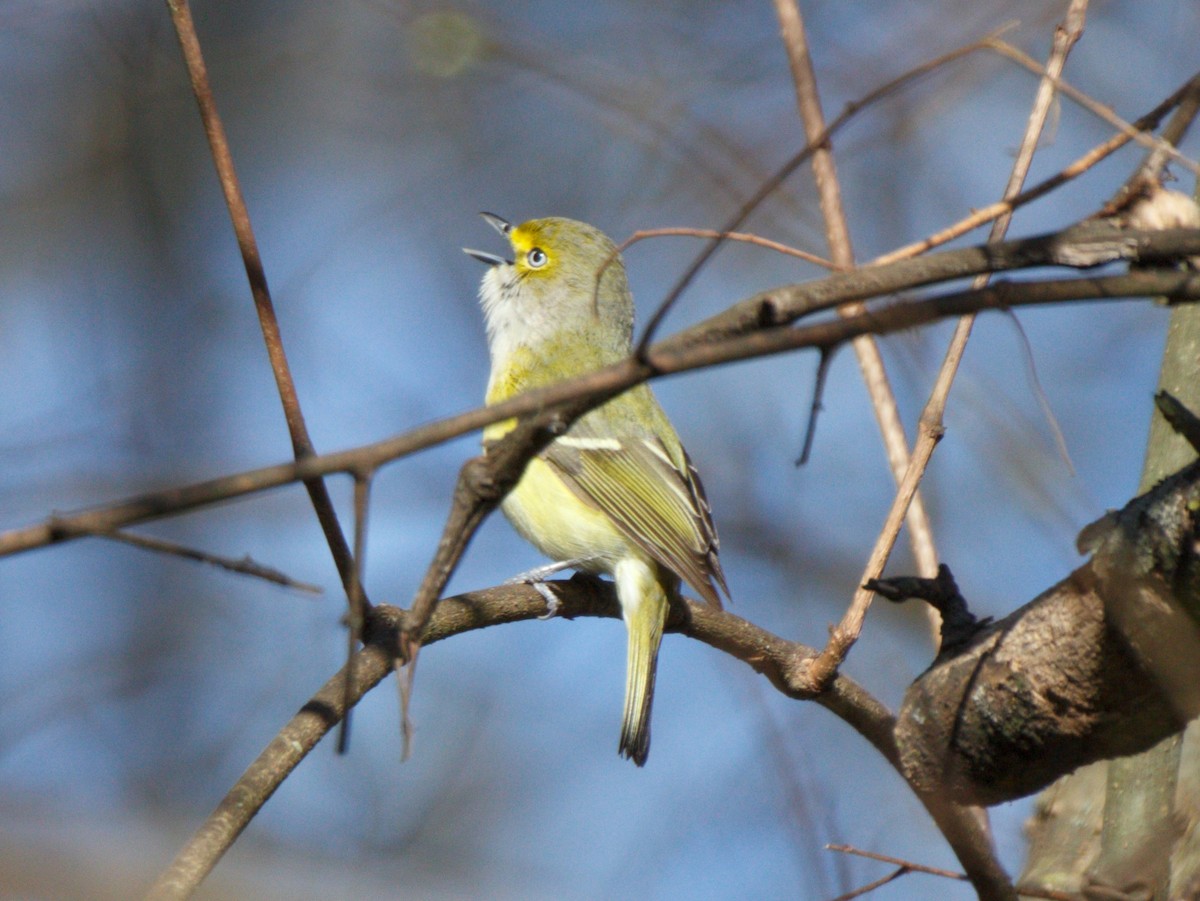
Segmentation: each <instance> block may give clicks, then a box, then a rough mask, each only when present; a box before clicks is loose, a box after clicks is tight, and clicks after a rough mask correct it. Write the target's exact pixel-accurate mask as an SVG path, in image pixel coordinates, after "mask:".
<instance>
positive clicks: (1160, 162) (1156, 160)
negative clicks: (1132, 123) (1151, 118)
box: [1097, 74, 1200, 216]
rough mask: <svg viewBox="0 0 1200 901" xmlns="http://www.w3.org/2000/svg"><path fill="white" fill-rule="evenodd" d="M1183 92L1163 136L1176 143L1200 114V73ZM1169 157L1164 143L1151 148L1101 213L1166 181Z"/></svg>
mask: <svg viewBox="0 0 1200 901" xmlns="http://www.w3.org/2000/svg"><path fill="white" fill-rule="evenodd" d="M1181 92H1182V96H1181V97H1180V98H1179V106H1178V108H1177V109H1176V110H1175V114H1174V115H1173V116H1172V117H1171V120H1170V121H1169V122H1168V123H1167V124H1166V126H1165V127H1164V128H1163V130H1162V134H1161V135H1160V136H1159V137H1160V138H1161V139H1162V140H1163V141H1166V142H1167V143H1168V144H1169V145H1170V146H1172V147H1174V146H1176V145H1177V144H1178V143H1179V142H1180V141H1182V140H1183V136H1184V135H1185V134H1187V132H1188V129H1190V128H1191V127H1192V123H1193V122H1194V121H1195V120H1196V116H1197V114H1200V74H1197V75H1194V76H1192V78H1191V80H1190V81H1189V82H1188V83H1187V84H1185V85H1184V86H1183V88H1182V89H1181ZM1167 160H1168V154H1167V153H1166V152H1164V151H1163V150H1162V148H1161V147H1155V148H1154V149H1153V150H1151V151H1149V152H1147V154H1146V158H1145V159H1144V160H1143V161H1142V165H1141V166H1139V167H1138V168H1137V169H1136V170H1135V171H1134V172H1133V174H1132V175H1130V176H1129V178H1128V179H1126V181H1125V184H1123V185H1121V187H1120V189H1119V190H1118V191H1117V192H1116V193H1115V194H1114V195H1113V198H1112V200H1110V201H1109V202H1108V203H1106V204H1105V205H1104V207H1103V208H1102V209H1101V210H1100V212H1099V213H1098V214H1097V215H1099V216H1112V215H1114V214H1116V213H1117V212H1118V211H1119V210H1121V209H1124V207H1125V206H1126V205H1127V204H1128V203H1130V202H1131V201H1132V200H1133V199H1134V198H1135V197H1138V196H1140V195H1141V194H1142V193H1144V192H1145V191H1147V190H1148V189H1150V188H1151V187H1152V186H1154V185H1157V184H1159V183H1160V182H1161V181H1162V177H1163V169H1164V168H1165V167H1166V165H1167Z"/></svg>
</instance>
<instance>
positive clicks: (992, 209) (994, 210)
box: [871, 75, 1200, 266]
mask: <svg viewBox="0 0 1200 901" xmlns="http://www.w3.org/2000/svg"><path fill="white" fill-rule="evenodd" d="M1198 80H1200V75H1196V76H1193V77H1192V79H1191V80H1189V81H1188V82H1187V83H1185V84H1184V85H1183V86H1182V87H1180V88H1179V89H1178V90H1176V91H1175V92H1174V93H1173V94H1171V96H1170V97H1168V98H1167V99H1166V100H1164V101H1162V102H1161V103H1160V104H1158V105H1157V106H1156V107H1155V108H1154V109H1152V110H1150V112H1148V113H1146V114H1145V115H1144V116H1142V117H1140V118H1139V119H1137V120H1135V121H1134V123H1133V128H1134V129H1135V130H1136V131H1138V132H1144V131H1150V130H1151V129H1154V128H1157V127H1158V123H1159V122H1161V121H1162V119H1163V116H1165V115H1166V114H1167V113H1169V112H1170V111H1171V110H1172V109H1174V108H1175V107H1176V106H1178V105H1179V104H1180V103H1181V102H1182V101H1183V99H1184V98H1185V97H1187V96H1189V95H1190V93H1191V92H1192V91H1193V90H1194V88H1193V84H1194V83H1195V82H1197V81H1198ZM1131 140H1133V137H1132V135H1131V134H1130V133H1128V132H1118V133H1117V134H1115V135H1113V136H1112V137H1111V138H1109V139H1108V140H1106V141H1104V142H1103V143H1101V144H1098V145H1096V146H1095V147H1093V148H1092V149H1091V150H1089V151H1088V152H1087V153H1085V154H1084V155H1083V156H1081V157H1079V159H1077V160H1075V161H1074V162H1073V163H1071V164H1070V165H1069V166H1067V167H1066V168H1064V169H1062V170H1061V171H1059V172H1057V173H1055V174H1054V175H1052V176H1050V177H1049V178H1047V179H1045V180H1043V181H1040V182H1038V183H1037V184H1035V185H1034V186H1033V187H1031V188H1028V189H1026V190H1024V191H1022V192H1021V193H1020V194H1017V195H1016V196H1015V197H1012V198H1010V199H1007V200H1001V201H998V202H996V203H993V204H989V205H988V206H985V207H982V208H981V209H978V210H975V211H974V212H972V213H971V214H970V215H968V216H965V217H963V218H962V219H961V220H959V221H958V222H956V223H954V224H953V225H950V226H948V227H946V228H944V229H942V230H941V231H939V232H937V233H936V234H934V235H931V236H930V237H928V238H924V239H922V240H920V241H917V242H915V243H913V244H906V245H905V246H903V247H900V248H897V249H896V250H892V251H889V252H888V253H885V254H883V255H882V256H879V257H876V258H875V259H874V260H872V261H871V265H873V266H882V265H885V264H887V263H894V262H896V261H897V260H906V259H910V258H912V257H915V256H919V255H920V254H923V253H925V252H926V251H928V250H931V249H933V248H934V247H940V246H941V245H943V244H946V243H948V242H949V241H953V240H954V239H955V238H957V237H959V236H961V235H965V234H966V233H967V232H969V231H972V230H974V229H976V228H979V226H981V225H986V224H987V223H989V222H992V221H994V220H996V219H997V218H999V217H1000V216H1003V215H1005V214H1008V213H1011V212H1012V211H1013V210H1016V209H1018V208H1020V207H1022V206H1024V205H1026V204H1028V203H1031V202H1033V201H1034V200H1037V199H1038V198H1040V197H1044V196H1045V195H1046V194H1049V193H1050V192H1051V191H1053V190H1055V189H1056V188H1059V187H1061V186H1062V185H1064V184H1066V183H1067V182H1069V181H1072V180H1073V179H1076V178H1078V177H1079V176H1080V175H1082V174H1083V173H1085V172H1087V171H1088V170H1089V169H1091V168H1092V167H1093V166H1095V165H1096V164H1097V163H1099V162H1100V161H1101V160H1103V159H1104V158H1106V157H1108V156H1111V155H1112V154H1113V153H1115V152H1116V151H1117V150H1120V149H1121V148H1122V147H1124V146H1125V145H1126V144H1128V143H1129V142H1130V141H1131ZM1101 215H1103V213H1101Z"/></svg>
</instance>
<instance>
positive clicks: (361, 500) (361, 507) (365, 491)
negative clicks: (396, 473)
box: [337, 470, 375, 754]
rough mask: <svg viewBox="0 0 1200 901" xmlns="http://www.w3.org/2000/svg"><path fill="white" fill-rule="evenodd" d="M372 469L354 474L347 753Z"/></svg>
mask: <svg viewBox="0 0 1200 901" xmlns="http://www.w3.org/2000/svg"><path fill="white" fill-rule="evenodd" d="M374 474H375V473H374V471H373V470H367V471H365V472H363V471H360V472H356V473H355V474H354V571H353V574H352V578H351V579H350V590H349V591H348V592H347V594H348V596H349V601H350V612H349V614H348V615H347V626H348V627H349V628H347V629H346V641H347V648H346V672H347V678H346V685H347V691H346V696H345V698H344V699H343V710H345V715H344V716H343V717H342V724H341V727H340V728H339V729H338V742H337V752H338V753H339V754H345V753H346V750H347V749H348V748H349V747H350V710H351V708H352V705H351V704H350V692H349V687H348V686H349V685H351V684H352V683H353V682H354V661H355V654H354V652H355V651H356V650H358V645H359V642H360V641H362V633H363V629H364V628H365V626H366V621H367V613H368V612H369V611H368V608H367V604H366V594H365V592H364V590H363V577H364V575H365V571H366V550H367V508H368V506H369V504H370V500H371V479H372V477H373V476H374Z"/></svg>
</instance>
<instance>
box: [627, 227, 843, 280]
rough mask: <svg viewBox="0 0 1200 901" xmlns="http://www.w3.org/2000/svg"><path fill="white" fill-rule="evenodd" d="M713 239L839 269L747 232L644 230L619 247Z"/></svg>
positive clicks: (810, 255)
mask: <svg viewBox="0 0 1200 901" xmlns="http://www.w3.org/2000/svg"><path fill="white" fill-rule="evenodd" d="M670 237H681V238H711V239H716V240H718V241H740V242H742V243H744V244H753V245H754V246H755V247H763V248H765V249H767V250H773V251H775V252H776V253H782V254H784V255H785V256H789V257H797V258H798V259H801V260H804V261H805V262H808V263H812V264H814V265H816V266H820V267H821V268H822V269H835V270H836V269H837V268H838V267H837V266H835V265H834V264H833V263H831V262H829V260H827V259H825V258H824V257H820V256H817V255H816V254H815V253H809V252H808V251H807V250H800V249H799V248H797V247H792V246H790V245H788V244H781V243H779V242H778V241H772V240H770V239H769V238H763V237H761V236H760V235H754V234H749V233H747V232H720V231H717V230H716V229H715V228H642V229H638V230H637V231H635V232H634V233H633V234H632V235H630V236H629V237H628V238H626V239H625V240H624V241H622V242H621V243H620V245H618V247H617V251H618V252H619V253H624V252H625V251H626V250H627V249H629V248H630V247H632V246H633V245H634V244H637V243H638V242H639V241H644V240H646V239H647V238H670Z"/></svg>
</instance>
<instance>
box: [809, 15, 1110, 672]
mask: <svg viewBox="0 0 1200 901" xmlns="http://www.w3.org/2000/svg"><path fill="white" fill-rule="evenodd" d="M1087 3H1088V0H1071V3H1070V5H1069V6H1068V8H1067V13H1066V18H1065V19H1064V21H1063V24H1062V25H1060V26H1058V27H1057V28H1056V29H1055V32H1054V41H1053V44H1052V47H1051V51H1050V57H1049V60H1048V61H1047V63H1046V70H1045V78H1043V79H1042V81H1041V82H1040V83H1039V85H1038V91H1037V94H1036V96H1035V98H1034V103H1033V108H1032V110H1031V111H1030V114H1029V121H1028V123H1027V124H1026V128H1025V134H1024V137H1023V138H1022V140H1021V144H1020V148H1019V150H1018V152H1017V157H1016V159H1015V160H1014V161H1013V168H1012V172H1011V174H1010V175H1009V180H1008V185H1007V186H1006V187H1005V189H1004V196H1005V198H1007V199H1010V200H1011V198H1013V197H1015V196H1016V195H1017V194H1018V193H1020V190H1021V186H1022V184H1023V183H1024V181H1025V176H1026V175H1027V174H1028V172H1029V166H1030V164H1031V163H1032V161H1033V155H1034V152H1035V151H1036V149H1037V144H1038V141H1039V139H1040V137H1041V134H1042V129H1043V127H1044V126H1045V123H1046V117H1047V115H1048V114H1049V111H1050V106H1051V104H1052V102H1053V100H1054V85H1055V84H1057V83H1058V82H1059V76H1060V75H1061V74H1062V70H1063V67H1064V66H1065V65H1066V61H1067V55H1068V54H1069V53H1070V51H1071V48H1072V47H1073V46H1075V43H1076V42H1077V41H1078V40H1079V38H1080V36H1081V35H1082V33H1083V24H1084V18H1085V15H1086V12H1087ZM1010 220H1011V214H1008V213H1006V214H1004V215H1001V216H1000V217H998V218H997V219H996V220H995V222H993V223H992V230H991V234H990V235H989V237H988V242H989V243H990V244H995V243H998V242H1000V241H1001V240H1002V239H1003V237H1004V233H1005V231H1006V230H1007V229H1008V223H1009V221H1010ZM988 279H989V275H988V274H987V273H982V274H980V275H979V276H977V277H976V279H975V282H974V284H973V288H974V290H977V291H978V290H982V289H983V288H984V287H985V286H986V285H987V283H988ZM974 322H975V317H974V314H969V315H967V316H964V317H963V318H962V319H960V320H959V322H958V324H957V325H956V326H955V329H954V334H953V336H952V337H951V339H950V344H949V346H948V347H947V348H946V354H945V357H944V358H943V360H942V365H941V368H940V369H939V371H938V374H937V378H936V379H935V380H934V386H933V390H932V391H931V392H930V395H929V400H928V401H927V402H926V404H925V409H924V410H923V411H922V412H921V418H920V420H919V426H918V432H917V443H916V446H915V447H914V449H913V456H912V460H911V461H910V462H909V465H908V468H907V470H906V471H905V473H904V476H903V478H902V479H901V480H900V490H899V491H897V492H896V496H895V498H894V499H893V501H892V506H891V508H890V509H889V510H888V515H887V518H886V519H885V521H884V527H883V529H882V530H881V531H880V533H879V536H878V537H877V538H876V540H875V546H874V547H873V548H872V549H871V554H870V557H869V559H868V561H867V565H866V567H865V569H864V571H863V575H862V577H861V578H860V579H859V580H858V586H859V587H858V588H857V589H856V590H855V592H854V597H853V599H852V600H851V602H850V607H849V608H848V609H847V611H846V613H845V615H844V616H843V617H842V620H841V622H840V623H838V625H837V626H835V627H834V628H833V629H831V630H830V635H829V643H828V644H827V645H826V646H825V649H824V650H823V651H822V652H821V654H820V655H819V656H818V657H817V658H816V659H815V660H813V661H812V662H811V664H810V674H811V675H812V678H813V684H814V687H815V686H819V685H820V684H822V680H824V679H828V678H829V677H830V676H831V675H832V673H833V672H835V671H836V669H837V667H839V666H840V665H841V663H842V661H843V660H845V659H846V654H847V653H849V651H850V648H851V647H852V646H853V645H854V643H855V642H856V641H857V640H858V636H859V634H860V633H861V632H862V626H863V621H864V620H865V618H866V615H867V610H868V609H870V606H871V600H872V598H874V592H871V591H868V590H867V589H866V588H865V587H863V586H864V585H866V583H867V582H868V581H870V580H871V579H875V578H878V577H879V575H880V574H881V573H882V572H883V567H884V565H885V564H886V563H887V559H888V556H889V555H890V554H891V550H892V547H893V546H894V544H895V542H896V538H897V536H898V535H899V532H900V524H901V522H902V519H903V514H904V511H905V509H906V508H907V507H908V505H909V504H910V503H911V502H912V501H915V499H916V490H917V485H918V484H920V481H921V479H922V478H923V477H924V474H925V470H926V467H927V466H928V465H929V460H930V458H931V457H932V456H933V451H934V448H936V447H937V445H938V442H940V441H941V439H942V436H943V434H944V433H945V425H944V417H945V410H946V401H947V399H948V398H949V396H950V388H951V386H952V385H953V384H954V378H955V376H956V375H957V374H958V367H959V364H960V363H961V361H962V355H963V353H964V352H965V350H966V347H967V341H968V340H969V339H970V337H971V328H972V326H973V325H974ZM922 574H923V575H926V576H928V574H925V573H922Z"/></svg>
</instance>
